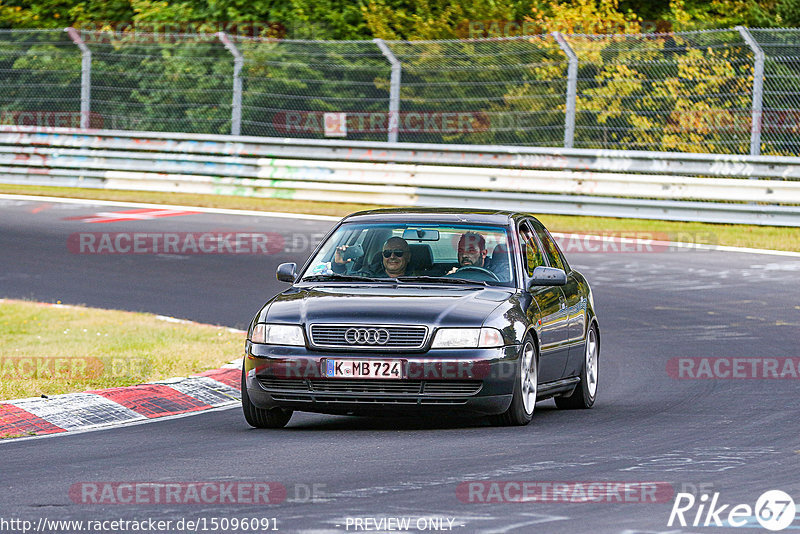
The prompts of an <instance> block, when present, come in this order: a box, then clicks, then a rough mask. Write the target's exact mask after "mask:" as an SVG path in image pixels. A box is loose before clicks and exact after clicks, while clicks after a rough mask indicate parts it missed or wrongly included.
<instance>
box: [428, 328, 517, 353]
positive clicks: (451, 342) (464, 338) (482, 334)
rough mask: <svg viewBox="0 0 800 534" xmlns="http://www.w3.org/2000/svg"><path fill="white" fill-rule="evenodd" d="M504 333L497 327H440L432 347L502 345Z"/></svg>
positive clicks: (466, 347) (458, 347) (460, 347)
mask: <svg viewBox="0 0 800 534" xmlns="http://www.w3.org/2000/svg"><path fill="white" fill-rule="evenodd" d="M502 346H503V335H502V334H501V333H500V330H498V329H496V328H440V329H439V330H437V331H436V337H434V338H433V343H432V344H431V348H432V349H468V348H469V349H474V348H486V347H502Z"/></svg>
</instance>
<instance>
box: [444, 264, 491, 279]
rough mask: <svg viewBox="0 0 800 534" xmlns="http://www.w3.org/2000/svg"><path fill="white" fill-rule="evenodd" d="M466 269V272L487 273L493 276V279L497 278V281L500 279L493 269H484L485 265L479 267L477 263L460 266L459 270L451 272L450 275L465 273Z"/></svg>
mask: <svg viewBox="0 0 800 534" xmlns="http://www.w3.org/2000/svg"><path fill="white" fill-rule="evenodd" d="M465 271H466V272H473V273H476V274H485V275H488V276H490V277H491V278H492V280H495V281H497V282H499V281H500V278H498V277H497V275H496V274H494V273H493V272H492V271H490V270H489V269H484V268H483V267H478V266H477V265H465V266H463V267H459V268H458V270H457V271H456V272H454V273H453V274H451V275H450V276H455V275H456V274H458V273H463V272H465Z"/></svg>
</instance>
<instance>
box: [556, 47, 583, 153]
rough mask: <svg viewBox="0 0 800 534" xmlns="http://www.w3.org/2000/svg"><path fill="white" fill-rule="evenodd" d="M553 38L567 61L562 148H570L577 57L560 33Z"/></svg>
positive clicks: (576, 84)
mask: <svg viewBox="0 0 800 534" xmlns="http://www.w3.org/2000/svg"><path fill="white" fill-rule="evenodd" d="M551 35H552V36H553V38H554V39H555V40H556V42H557V43H558V46H560V47H561V51H562V52H564V55H566V56H567V58H568V59H569V66H568V67H567V109H566V114H565V115H564V148H572V145H573V144H574V143H575V104H576V100H577V98H578V56H577V55H576V54H575V52H574V51H573V50H572V47H571V46H570V45H569V43H568V42H567V40H566V39H565V38H564V36H563V35H562V34H561V32H553V33H552V34H551Z"/></svg>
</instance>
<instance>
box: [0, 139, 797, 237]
mask: <svg viewBox="0 0 800 534" xmlns="http://www.w3.org/2000/svg"><path fill="white" fill-rule="evenodd" d="M748 178H749V179H748ZM0 181H2V182H5V183H25V184H36V185H66V186H77V187H94V188H107V189H131V190H153V191H168V192H169V191H174V192H191V193H206V194H223V195H241V196H254V197H272V198H289V199H302V200H323V201H346V202H356V203H369V204H389V205H417V206H459V207H465V208H466V207H486V208H497V209H515V210H526V211H532V212H538V213H558V214H570V215H597V216H611V217H636V218H652V219H664V220H684V221H703V222H717V223H746V224H764V225H776V226H800V158H798V157H769V156H733V155H717V154H681V153H664V152H637V151H609V150H587V149H556V148H527V147H503V146H499V147H495V146H475V145H422V144H410V143H372V142H355V141H331V140H298V139H278V138H258V137H242V136H224V135H201V134H178V133H154V132H128V131H104V130H97V131H93V130H73V129H58V128H53V129H49V130H46V131H41V129H35V128H25V127H3V128H0Z"/></svg>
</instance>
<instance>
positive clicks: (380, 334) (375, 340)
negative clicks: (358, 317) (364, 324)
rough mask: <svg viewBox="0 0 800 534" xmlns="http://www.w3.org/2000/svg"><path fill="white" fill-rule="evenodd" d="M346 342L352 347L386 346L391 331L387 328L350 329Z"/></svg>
mask: <svg viewBox="0 0 800 534" xmlns="http://www.w3.org/2000/svg"><path fill="white" fill-rule="evenodd" d="M344 340H345V341H347V342H348V343H349V344H351V345H386V344H387V343H388V342H389V331H388V330H386V329H385V328H348V329H347V331H346V332H345V333H344Z"/></svg>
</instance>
